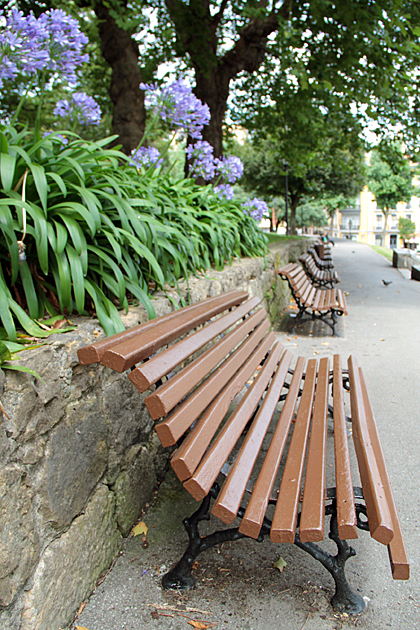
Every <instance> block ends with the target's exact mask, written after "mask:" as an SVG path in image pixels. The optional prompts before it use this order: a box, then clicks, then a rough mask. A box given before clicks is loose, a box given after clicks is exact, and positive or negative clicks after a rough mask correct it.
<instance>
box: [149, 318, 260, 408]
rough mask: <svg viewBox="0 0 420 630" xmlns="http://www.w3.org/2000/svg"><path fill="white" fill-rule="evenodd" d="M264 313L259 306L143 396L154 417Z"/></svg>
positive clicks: (179, 397) (244, 335)
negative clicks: (226, 333) (223, 335)
mask: <svg viewBox="0 0 420 630" xmlns="http://www.w3.org/2000/svg"><path fill="white" fill-rule="evenodd" d="M266 314H267V313H266V310H265V309H264V308H260V309H258V310H257V312H256V313H254V314H253V315H250V317H247V319H246V320H245V321H244V322H243V323H242V324H240V325H239V326H237V327H236V328H235V329H234V330H233V331H232V332H230V333H229V334H228V335H226V336H225V337H224V338H223V339H220V341H219V342H218V343H216V344H214V345H213V346H212V347H211V348H210V349H209V350H207V351H206V352H204V353H203V354H202V355H201V356H199V357H197V359H195V360H194V361H192V362H191V363H190V364H189V365H187V366H186V367H185V368H184V369H183V370H181V371H180V372H179V373H178V374H176V375H175V376H173V377H172V378H170V379H169V380H168V381H167V382H166V383H164V385H162V386H161V387H159V388H158V389H157V390H156V391H155V392H153V394H150V396H148V397H147V398H146V399H145V403H146V406H147V408H148V410H149V413H150V415H151V416H152V418H153V420H157V419H158V418H162V417H163V416H165V415H166V414H167V413H169V412H170V411H171V410H172V409H173V408H174V407H175V405H177V404H178V403H179V402H180V401H181V400H182V399H183V398H184V396H186V395H187V394H188V392H189V391H191V390H192V389H193V388H194V387H195V386H196V385H198V383H199V382H200V381H202V380H203V379H204V378H205V377H206V376H208V375H209V374H210V373H211V372H212V370H213V369H214V368H215V367H216V366H217V364H218V363H220V362H221V361H223V360H224V359H225V358H226V357H227V356H228V355H229V354H230V352H231V351H232V350H233V349H234V348H235V347H236V346H237V345H238V344H240V343H241V342H243V341H244V340H245V339H246V338H247V335H248V334H249V333H250V332H252V330H254V328H256V326H258V325H259V324H260V323H261V321H262V320H263V319H264V318H265V316H266ZM218 321H219V320H218Z"/></svg>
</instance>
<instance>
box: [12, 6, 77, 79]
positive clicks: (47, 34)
mask: <svg viewBox="0 0 420 630" xmlns="http://www.w3.org/2000/svg"><path fill="white" fill-rule="evenodd" d="M87 42H88V38H87V37H86V35H84V33H82V32H81V31H80V29H79V25H78V22H77V20H75V19H74V18H72V17H70V16H69V15H67V14H66V13H65V12H64V11H61V10H59V9H53V10H50V11H46V12H45V13H42V14H41V15H40V17H39V18H36V17H35V16H34V15H33V14H32V13H30V14H29V15H28V16H24V15H23V13H22V12H21V11H18V10H17V9H13V10H12V12H11V14H10V16H9V17H8V18H7V19H6V26H5V28H4V29H3V30H2V31H1V32H0V87H2V86H3V81H4V80H5V79H9V80H10V79H12V80H13V79H15V78H16V77H17V76H19V75H24V76H30V75H33V74H36V73H37V72H38V71H41V70H43V71H45V70H47V71H50V72H54V73H58V74H59V75H60V76H61V77H62V78H64V79H66V80H67V81H69V82H70V83H76V73H75V71H76V68H77V67H78V66H79V65H80V64H82V63H83V62H85V61H88V58H89V57H88V55H86V54H83V53H82V50H83V47H84V46H85V45H86V44H87Z"/></svg>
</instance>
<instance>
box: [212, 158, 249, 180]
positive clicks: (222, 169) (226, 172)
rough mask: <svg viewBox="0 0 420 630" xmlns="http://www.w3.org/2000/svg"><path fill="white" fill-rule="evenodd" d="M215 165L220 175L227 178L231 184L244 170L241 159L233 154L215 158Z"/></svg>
mask: <svg viewBox="0 0 420 630" xmlns="http://www.w3.org/2000/svg"><path fill="white" fill-rule="evenodd" d="M215 166H216V168H217V170H218V172H219V174H220V175H221V177H223V179H225V180H227V181H228V182H229V184H233V183H234V182H236V180H237V179H240V178H241V177H242V174H243V172H244V165H243V164H242V161H241V160H240V159H239V158H238V157H236V156H234V155H231V156H229V157H223V158H222V159H219V158H216V159H215Z"/></svg>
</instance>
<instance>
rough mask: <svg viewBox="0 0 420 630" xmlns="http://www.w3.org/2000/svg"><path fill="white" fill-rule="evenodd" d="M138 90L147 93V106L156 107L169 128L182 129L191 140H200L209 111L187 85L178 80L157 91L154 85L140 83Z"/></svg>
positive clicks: (208, 118) (207, 121) (207, 120)
mask: <svg viewBox="0 0 420 630" xmlns="http://www.w3.org/2000/svg"><path fill="white" fill-rule="evenodd" d="M140 89H142V90H145V91H146V92H147V93H148V96H147V105H151V106H154V107H156V108H157V110H158V111H159V114H160V116H161V118H162V120H164V121H165V122H167V123H168V124H169V125H170V126H171V127H175V128H177V129H183V130H184V131H185V132H186V133H188V134H189V135H190V136H191V137H192V138H195V139H197V140H200V139H201V130H202V129H203V127H204V125H207V124H208V123H209V121H210V109H209V107H208V105H205V104H203V103H202V102H201V101H200V100H199V99H198V98H197V97H196V96H195V95H194V94H193V93H192V91H191V88H190V87H189V86H188V85H186V84H185V83H184V82H183V81H181V80H178V81H174V82H173V83H171V84H170V85H168V86H166V87H164V88H162V89H159V88H158V86H157V84H156V83H155V84H154V85H150V84H147V83H140Z"/></svg>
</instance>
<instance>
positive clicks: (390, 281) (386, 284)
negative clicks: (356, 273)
mask: <svg viewBox="0 0 420 630" xmlns="http://www.w3.org/2000/svg"><path fill="white" fill-rule="evenodd" d="M382 282H383V283H384V285H385V286H386V287H387V286H388V284H392V280H382Z"/></svg>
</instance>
